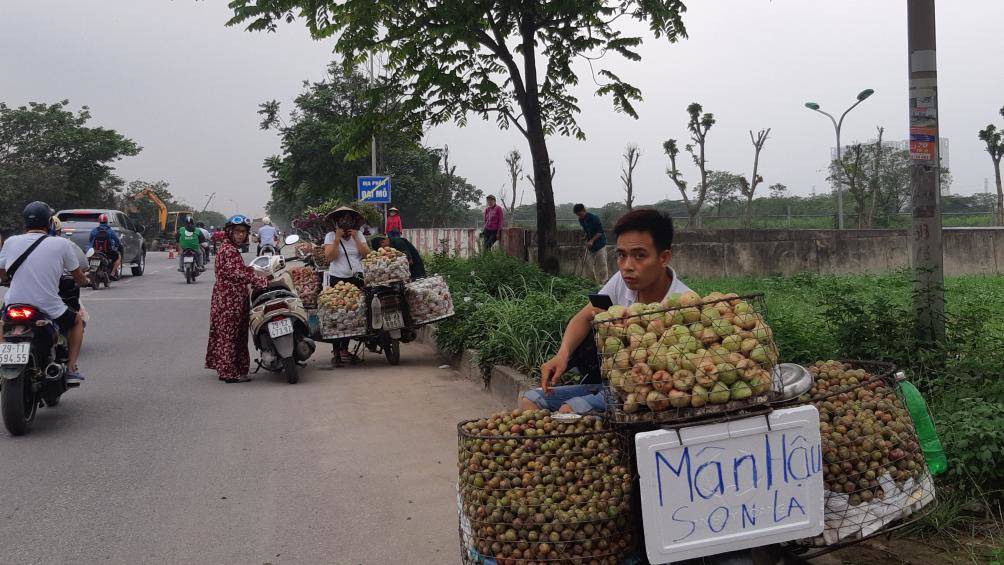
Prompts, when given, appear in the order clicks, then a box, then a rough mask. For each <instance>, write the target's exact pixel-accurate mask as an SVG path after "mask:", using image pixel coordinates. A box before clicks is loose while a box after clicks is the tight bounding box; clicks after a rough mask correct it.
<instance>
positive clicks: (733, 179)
mask: <svg viewBox="0 0 1004 565" xmlns="http://www.w3.org/2000/svg"><path fill="white" fill-rule="evenodd" d="M743 180H744V179H743V177H742V176H741V175H737V174H734V173H730V172H728V171H708V197H709V198H710V199H711V202H712V203H713V204H714V205H715V215H717V216H718V217H721V215H722V206H723V205H725V203H727V202H732V201H734V200H736V194H737V193H739V191H740V188H741V186H742V181H743Z"/></svg>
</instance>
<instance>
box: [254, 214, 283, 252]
mask: <svg viewBox="0 0 1004 565" xmlns="http://www.w3.org/2000/svg"><path fill="white" fill-rule="evenodd" d="M261 221H262V222H264V224H265V225H263V226H262V227H260V228H258V253H257V254H258V255H261V248H262V246H264V245H271V246H272V247H275V248H276V249H278V248H279V238H278V237H277V234H278V232H277V231H276V229H275V226H273V225H272V219H271V218H269V217H268V216H265V217H264V218H262V220H261Z"/></svg>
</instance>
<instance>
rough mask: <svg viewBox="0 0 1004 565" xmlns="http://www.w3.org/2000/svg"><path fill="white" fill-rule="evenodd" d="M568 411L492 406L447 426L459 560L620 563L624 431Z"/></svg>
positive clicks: (627, 483) (626, 496)
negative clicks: (455, 471) (453, 440)
mask: <svg viewBox="0 0 1004 565" xmlns="http://www.w3.org/2000/svg"><path fill="white" fill-rule="evenodd" d="M570 417H572V418H575V419H573V420H571V421H567V422H566V421H561V420H560V419H559V418H561V416H558V415H552V414H551V413H550V412H547V411H543V410H539V411H526V412H520V411H515V412H502V413H499V414H496V415H494V416H491V417H489V418H484V419H481V420H469V421H466V422H461V423H460V424H459V425H458V426H457V431H458V435H459V449H458V456H459V461H458V466H459V474H460V476H459V483H458V491H459V492H458V497H459V501H458V504H459V507H460V508H459V514H460V538H461V547H462V550H461V551H462V560H463V562H464V563H466V564H488V563H495V564H513V565H515V564H529V563H548V564H550V563H599V564H608V565H620V564H621V563H623V562H624V559H625V557H626V556H627V555H629V554H630V553H631V552H632V551H633V549H634V547H635V544H634V533H633V527H632V520H631V511H630V510H631V493H632V475H631V473H630V467H631V465H630V459H629V452H630V450H629V449H627V448H626V444H625V440H624V437H623V436H621V435H620V434H618V433H616V432H613V431H611V430H610V429H609V428H608V427H607V426H606V425H605V424H604V423H603V421H602V420H600V419H599V418H597V417H595V416H585V417H580V418H576V417H575V416H574V415H572V416H570Z"/></svg>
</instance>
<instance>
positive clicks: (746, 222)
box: [743, 191, 753, 229]
mask: <svg viewBox="0 0 1004 565" xmlns="http://www.w3.org/2000/svg"><path fill="white" fill-rule="evenodd" d="M743 227H745V228H746V229H751V228H752V227H753V192H752V191H751V192H750V193H749V194H747V195H746V209H745V210H743Z"/></svg>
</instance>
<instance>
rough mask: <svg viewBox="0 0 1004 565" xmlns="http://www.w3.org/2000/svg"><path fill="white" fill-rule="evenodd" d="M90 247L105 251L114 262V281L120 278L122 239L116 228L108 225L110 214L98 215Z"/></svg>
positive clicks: (101, 251)
mask: <svg viewBox="0 0 1004 565" xmlns="http://www.w3.org/2000/svg"><path fill="white" fill-rule="evenodd" d="M89 245H90V249H93V250H94V251H95V252H99V253H103V254H104V255H105V257H108V260H109V261H111V262H112V275H111V278H112V280H113V281H117V280H119V267H120V265H121V264H122V254H121V253H120V251H121V250H122V240H120V239H119V236H118V234H117V233H115V230H113V229H112V227H111V226H109V225H108V214H101V215H99V216H98V225H97V226H96V227H94V228H93V229H92V230H91V239H90V244H89Z"/></svg>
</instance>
